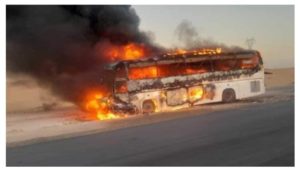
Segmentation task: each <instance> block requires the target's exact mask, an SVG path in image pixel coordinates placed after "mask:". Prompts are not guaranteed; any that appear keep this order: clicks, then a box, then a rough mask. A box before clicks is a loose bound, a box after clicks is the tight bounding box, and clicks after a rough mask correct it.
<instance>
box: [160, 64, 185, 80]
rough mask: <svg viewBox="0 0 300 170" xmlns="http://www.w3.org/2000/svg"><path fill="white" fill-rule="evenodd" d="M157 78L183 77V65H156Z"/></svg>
mask: <svg viewBox="0 0 300 170" xmlns="http://www.w3.org/2000/svg"><path fill="white" fill-rule="evenodd" d="M157 67H158V77H168V76H178V75H184V74H185V73H186V72H185V63H174V64H164V65H158V66H157Z"/></svg>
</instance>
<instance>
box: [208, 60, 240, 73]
mask: <svg viewBox="0 0 300 170" xmlns="http://www.w3.org/2000/svg"><path fill="white" fill-rule="evenodd" d="M237 63H238V61H237V60H236V59H226V60H214V61H213V68H214V71H230V70H236V69H237Z"/></svg>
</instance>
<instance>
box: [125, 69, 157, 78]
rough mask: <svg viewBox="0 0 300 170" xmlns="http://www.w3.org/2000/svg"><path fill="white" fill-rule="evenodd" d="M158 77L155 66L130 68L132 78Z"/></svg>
mask: <svg viewBox="0 0 300 170" xmlns="http://www.w3.org/2000/svg"><path fill="white" fill-rule="evenodd" d="M155 77H157V68H156V67H155V66H150V67H136V68H130V70H129V78H130V79H133V80H134V79H146V78H155Z"/></svg>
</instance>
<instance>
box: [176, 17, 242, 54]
mask: <svg viewBox="0 0 300 170" xmlns="http://www.w3.org/2000/svg"><path fill="white" fill-rule="evenodd" d="M174 33H175V35H176V37H177V40H178V41H179V42H180V45H181V46H183V48H185V49H189V50H193V49H199V48H222V51H237V50H243V48H242V47H238V46H227V45H225V44H223V43H219V42H216V41H213V40H210V39H205V38H202V37H201V36H200V35H199V34H198V32H197V29H196V28H195V27H194V26H193V25H192V23H191V22H190V21H188V20H183V21H182V22H181V23H180V24H179V25H178V26H177V27H176V29H175V32H174Z"/></svg>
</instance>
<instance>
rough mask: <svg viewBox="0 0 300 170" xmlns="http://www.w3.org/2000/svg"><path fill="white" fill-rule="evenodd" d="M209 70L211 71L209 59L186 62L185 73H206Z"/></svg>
mask: <svg viewBox="0 0 300 170" xmlns="http://www.w3.org/2000/svg"><path fill="white" fill-rule="evenodd" d="M210 71H212V68H211V61H210V60H205V61H199V62H192V63H186V73H187V74H196V73H206V72H210Z"/></svg>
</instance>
